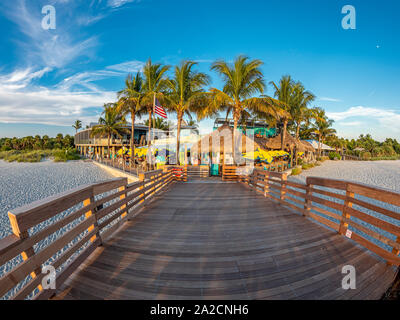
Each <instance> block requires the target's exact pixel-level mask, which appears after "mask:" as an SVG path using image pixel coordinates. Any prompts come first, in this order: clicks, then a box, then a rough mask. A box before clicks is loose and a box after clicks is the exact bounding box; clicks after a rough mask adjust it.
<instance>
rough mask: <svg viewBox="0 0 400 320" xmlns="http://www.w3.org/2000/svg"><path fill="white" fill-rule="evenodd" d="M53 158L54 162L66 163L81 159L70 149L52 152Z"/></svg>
mask: <svg viewBox="0 0 400 320" xmlns="http://www.w3.org/2000/svg"><path fill="white" fill-rule="evenodd" d="M53 156H54V162H66V161H69V160H79V159H80V158H81V157H80V156H79V154H77V153H76V151H75V150H71V149H65V150H56V151H55V152H53Z"/></svg>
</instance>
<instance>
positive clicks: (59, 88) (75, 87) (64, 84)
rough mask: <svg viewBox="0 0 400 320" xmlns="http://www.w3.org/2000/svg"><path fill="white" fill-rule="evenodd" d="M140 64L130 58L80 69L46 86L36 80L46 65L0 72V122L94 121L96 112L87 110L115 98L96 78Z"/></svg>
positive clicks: (135, 68) (136, 68)
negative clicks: (93, 68) (88, 68)
mask: <svg viewBox="0 0 400 320" xmlns="http://www.w3.org/2000/svg"><path fill="white" fill-rule="evenodd" d="M143 64H144V63H143V62H141V61H138V60H133V61H127V62H124V63H121V64H116V65H112V66H107V67H105V68H104V69H103V70H96V71H85V72H79V73H76V74H73V75H71V76H69V77H67V78H65V79H64V80H62V81H61V82H59V83H57V84H55V85H54V86H50V87H47V88H46V87H43V86H39V85H37V84H35V80H40V78H42V77H43V76H44V75H45V74H46V73H48V72H50V71H51V69H50V68H48V67H46V68H43V69H38V70H35V69H33V68H26V69H21V70H17V71H14V72H12V73H9V74H5V75H1V76H0V122H12V123H39V124H51V125H65V126H69V125H70V123H71V121H74V120H76V119H78V118H79V119H80V120H81V121H83V122H84V123H89V122H92V121H96V120H97V118H98V114H93V112H89V110H93V108H96V107H97V108H99V107H101V106H102V105H103V104H104V103H107V102H112V101H115V99H116V93H115V92H111V91H107V90H104V89H103V88H101V87H99V86H98V85H97V84H96V82H97V81H99V80H103V79H108V78H112V77H121V78H122V77H125V76H126V74H127V73H128V72H134V71H140V70H141V69H142V66H143ZM27 102H28V103H27Z"/></svg>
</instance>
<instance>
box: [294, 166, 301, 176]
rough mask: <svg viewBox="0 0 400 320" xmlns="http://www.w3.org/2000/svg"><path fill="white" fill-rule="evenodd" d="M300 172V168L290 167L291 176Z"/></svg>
mask: <svg viewBox="0 0 400 320" xmlns="http://www.w3.org/2000/svg"><path fill="white" fill-rule="evenodd" d="M301 172H302V170H301V168H294V169H292V176H297V175H299V174H300V173H301Z"/></svg>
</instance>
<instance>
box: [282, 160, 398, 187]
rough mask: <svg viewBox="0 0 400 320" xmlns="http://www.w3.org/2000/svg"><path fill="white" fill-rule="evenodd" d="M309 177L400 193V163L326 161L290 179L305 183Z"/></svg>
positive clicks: (395, 161)
mask: <svg viewBox="0 0 400 320" xmlns="http://www.w3.org/2000/svg"><path fill="white" fill-rule="evenodd" d="M307 177H325V178H331V179H342V180H347V181H354V182H360V183H365V184H368V185H371V186H377V187H382V188H386V189H390V190H393V191H397V192H400V161H399V160H394V161H325V162H323V163H322V165H321V166H319V167H315V168H312V169H309V170H304V171H303V172H302V173H301V174H300V175H298V176H290V177H288V179H289V180H292V181H295V182H301V183H305V181H306V178H307Z"/></svg>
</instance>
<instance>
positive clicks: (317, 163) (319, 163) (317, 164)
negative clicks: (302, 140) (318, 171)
mask: <svg viewBox="0 0 400 320" xmlns="http://www.w3.org/2000/svg"><path fill="white" fill-rule="evenodd" d="M321 164H322V163H321V162H319V161H317V162H315V163H314V165H315V166H316V167H319V166H320V165H321Z"/></svg>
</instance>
